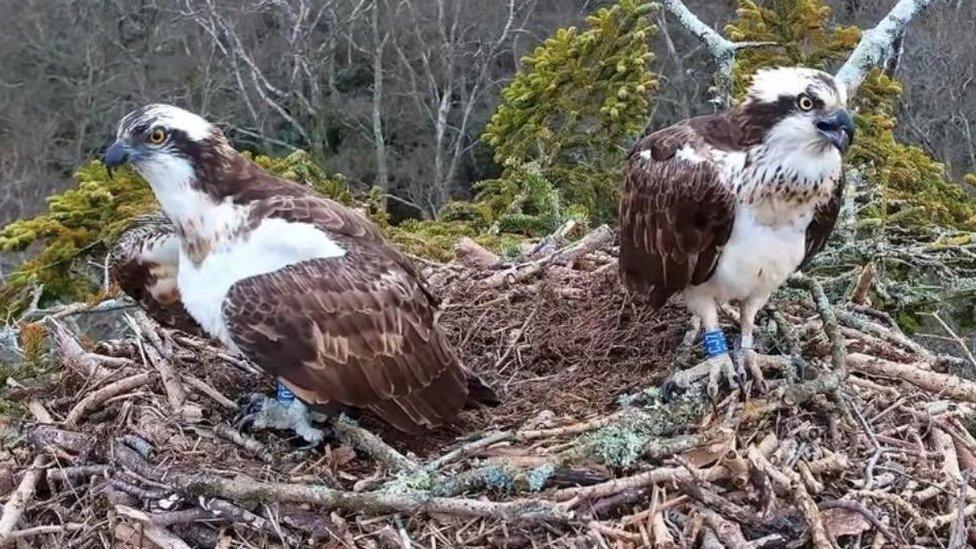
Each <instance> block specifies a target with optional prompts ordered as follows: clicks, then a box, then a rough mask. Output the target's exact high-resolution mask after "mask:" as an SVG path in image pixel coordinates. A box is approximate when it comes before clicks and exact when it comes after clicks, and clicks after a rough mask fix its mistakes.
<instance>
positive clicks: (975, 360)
mask: <svg viewBox="0 0 976 549" xmlns="http://www.w3.org/2000/svg"><path fill="white" fill-rule="evenodd" d="M932 318H934V319H935V320H936V321H937V322H938V323H939V324H940V325H941V326H942V329H943V330H945V331H946V333H947V334H949V337H951V338H952V340H953V341H955V342H956V345H958V346H959V348H960V349H962V352H963V354H965V355H966V358H968V359H969V363H970V364H972V365H973V366H976V356H973V352H972V351H970V350H969V346H968V345H966V342H965V341H963V339H962V338H961V337H959V335H958V334H956V331H955V330H953V329H952V328H951V327H950V326H949V325H948V324H946V322H945V321H944V320H942V317H941V316H939V313H932Z"/></svg>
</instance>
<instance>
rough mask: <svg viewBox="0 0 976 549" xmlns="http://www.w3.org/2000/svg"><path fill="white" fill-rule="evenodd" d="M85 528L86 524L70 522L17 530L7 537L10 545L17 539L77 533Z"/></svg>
mask: <svg viewBox="0 0 976 549" xmlns="http://www.w3.org/2000/svg"><path fill="white" fill-rule="evenodd" d="M84 528H85V525H84V524H80V523H77V522H69V523H67V524H51V525H45V526H35V527H33V528H25V529H23V530H15V531H13V532H11V533H10V535H9V536H7V543H10V542H12V541H14V540H17V539H23V538H32V537H34V536H43V535H46V534H62V533H64V532H77V531H79V530H82V529H84Z"/></svg>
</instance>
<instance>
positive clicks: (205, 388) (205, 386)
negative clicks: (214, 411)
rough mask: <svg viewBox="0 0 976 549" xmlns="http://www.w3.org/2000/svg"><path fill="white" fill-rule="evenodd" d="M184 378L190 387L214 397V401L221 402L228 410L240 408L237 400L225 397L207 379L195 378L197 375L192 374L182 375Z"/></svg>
mask: <svg viewBox="0 0 976 549" xmlns="http://www.w3.org/2000/svg"><path fill="white" fill-rule="evenodd" d="M182 378H183V381H184V383H186V384H187V385H189V386H190V387H193V388H194V389H196V390H197V391H200V392H201V393H203V394H204V395H207V396H208V397H210V398H211V399H213V401H214V402H216V403H217V404H220V405H221V406H223V407H224V408H226V409H228V410H237V409H238V408H239V406H238V405H237V403H236V402H234V401H233V400H231V399H229V398H227V397H225V396H224V394H223V393H221V392H220V391H218V390H217V389H214V388H213V387H212V386H211V385H210V384H209V383H207V382H206V381H203V380H202V379H198V378H195V377H193V376H191V375H190V374H183V375H182Z"/></svg>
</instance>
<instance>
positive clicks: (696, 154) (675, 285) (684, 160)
mask: <svg viewBox="0 0 976 549" xmlns="http://www.w3.org/2000/svg"><path fill="white" fill-rule="evenodd" d="M693 122H695V124H694V126H693V125H692V124H690V123H687V122H686V123H682V124H677V125H674V126H670V127H668V128H665V129H663V130H660V131H657V132H654V133H652V134H650V135H648V136H646V137H644V138H642V139H641V140H639V141H638V142H637V143H636V144H635V145H634V147H633V148H632V149H631V151H630V153H629V156H628V163H627V168H626V175H625V179H624V185H623V189H622V190H621V196H620V212H619V213H620V276H621V279H622V280H623V282H624V284H625V285H626V286H627V287H628V288H630V289H631V290H633V291H637V292H641V293H648V294H649V295H650V298H651V301H652V303H653V304H654V305H655V306H660V305H662V304H664V302H665V301H667V299H668V298H669V297H670V296H671V295H672V294H674V293H676V292H678V291H681V290H682V289H684V288H686V287H688V286H693V285H697V284H701V283H703V282H705V281H707V280H708V279H709V277H711V275H712V273H713V272H714V271H715V267H716V265H717V264H718V259H719V256H720V254H721V248H722V246H723V245H724V244H725V243H726V242H727V241H728V239H729V235H730V233H731V231H732V222H733V220H734V218H735V196H734V194H733V191H732V189H730V188H729V187H728V186H726V184H725V183H724V182H723V181H722V175H721V167H720V166H719V165H718V164H716V163H715V162H714V161H713V160H712V155H711V154H710V149H711V145H710V144H709V142H706V139H705V138H704V137H703V135H702V134H701V133H700V132H699V130H698V129H696V128H705V129H707V128H708V127H709V119H708V118H702V119H696V120H694V121H693ZM715 122H716V123H718V122H719V120H718V119H716V120H715Z"/></svg>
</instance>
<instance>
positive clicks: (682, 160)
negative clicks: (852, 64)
mask: <svg viewBox="0 0 976 549" xmlns="http://www.w3.org/2000/svg"><path fill="white" fill-rule="evenodd" d="M846 102H847V91H846V89H845V88H844V87H843V85H842V84H841V83H839V82H838V81H836V80H835V79H834V78H833V77H832V76H830V75H829V74H826V73H824V72H821V71H817V70H812V69H805V68H777V69H769V70H764V71H760V72H759V73H757V74H756V75H755V76H754V78H753V82H752V86H751V87H750V88H749V91H748V94H747V96H746V99H745V101H744V102H743V103H742V104H741V105H739V106H738V107H735V108H734V109H732V110H730V111H728V112H724V113H720V114H715V115H709V116H701V117H698V118H692V119H690V120H685V121H683V122H679V123H677V124H675V125H673V126H669V127H667V128H664V129H662V130H658V131H656V132H654V133H651V134H650V135H647V136H645V137H644V138H642V139H640V140H639V141H638V142H637V143H636V144H635V145H634V147H633V148H632V149H631V151H630V153H629V156H628V166H627V173H626V179H625V181H624V185H623V190H622V193H621V198H620V223H621V234H620V276H621V279H622V280H623V282H624V284H625V285H626V286H627V287H628V288H630V289H631V290H633V291H636V292H641V293H645V294H647V295H649V297H650V300H651V302H652V304H653V305H654V306H660V305H662V304H663V303H664V302H665V301H666V300H667V299H668V298H669V297H670V296H671V295H673V294H675V293H678V292H681V293H682V295H683V297H684V302H685V304H686V306H687V307H688V309H689V310H690V311H691V312H692V313H694V314H695V315H697V316H698V317H700V318H701V320H702V324H703V327H704V330H705V334H704V347H705V352H706V354H707V355H708V356H709V358H710V359H713V361H712V372H711V375H710V382H709V392H710V394H712V395H714V394H715V392H716V391H717V389H718V387H717V382H718V378H719V375H720V373H722V372H724V373H725V375H726V376H728V377H730V381H731V377H732V376H733V375H734V367H733V365H732V361H731V359H730V357H729V354H728V346H727V344H726V341H725V336H724V334H723V333H722V331H721V330H720V329H719V325H718V308H719V305H720V304H721V303H723V302H726V301H737V302H738V303H739V306H740V313H741V318H740V328H741V338H740V339H741V344H740V346H741V349H742V351H743V355H744V356H743V358H744V359H745V360H746V361H753V360H754V358H755V356H754V354H753V353H752V343H753V340H752V337H753V327H754V322H755V316H756V313H757V312H758V311H759V310H760V309H761V308H762V307H763V305H765V304H766V302H767V301H768V300H769V297H770V295H771V294H772V293H773V292H774V291H775V290H776V289H777V288H778V287H779V286H780V285H781V284H782V283H783V282H785V281H786V279H787V278H788V277H789V276H790V274H792V273H793V272H794V271H795V270H796V269H797V268H798V267H799V266H800V265H802V264H803V263H804V262H805V261H807V260H809V259H810V258H811V257H812V256H813V255H814V254H816V253H817V252H819V251H820V250H821V249H822V248H823V246H824V244H825V242H826V240H827V236H828V235H829V234H830V231H831V230H832V229H833V227H834V222H835V221H836V219H837V213H838V211H839V209H840V204H841V196H842V194H843V188H844V172H843V169H842V166H841V155H842V153H843V152H844V151H846V150H847V147H848V146H849V145H850V143H851V139H852V138H853V136H854V124H853V122H852V121H851V117H850V115H849V114H848V112H847V111H846V110H845V105H846Z"/></svg>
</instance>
